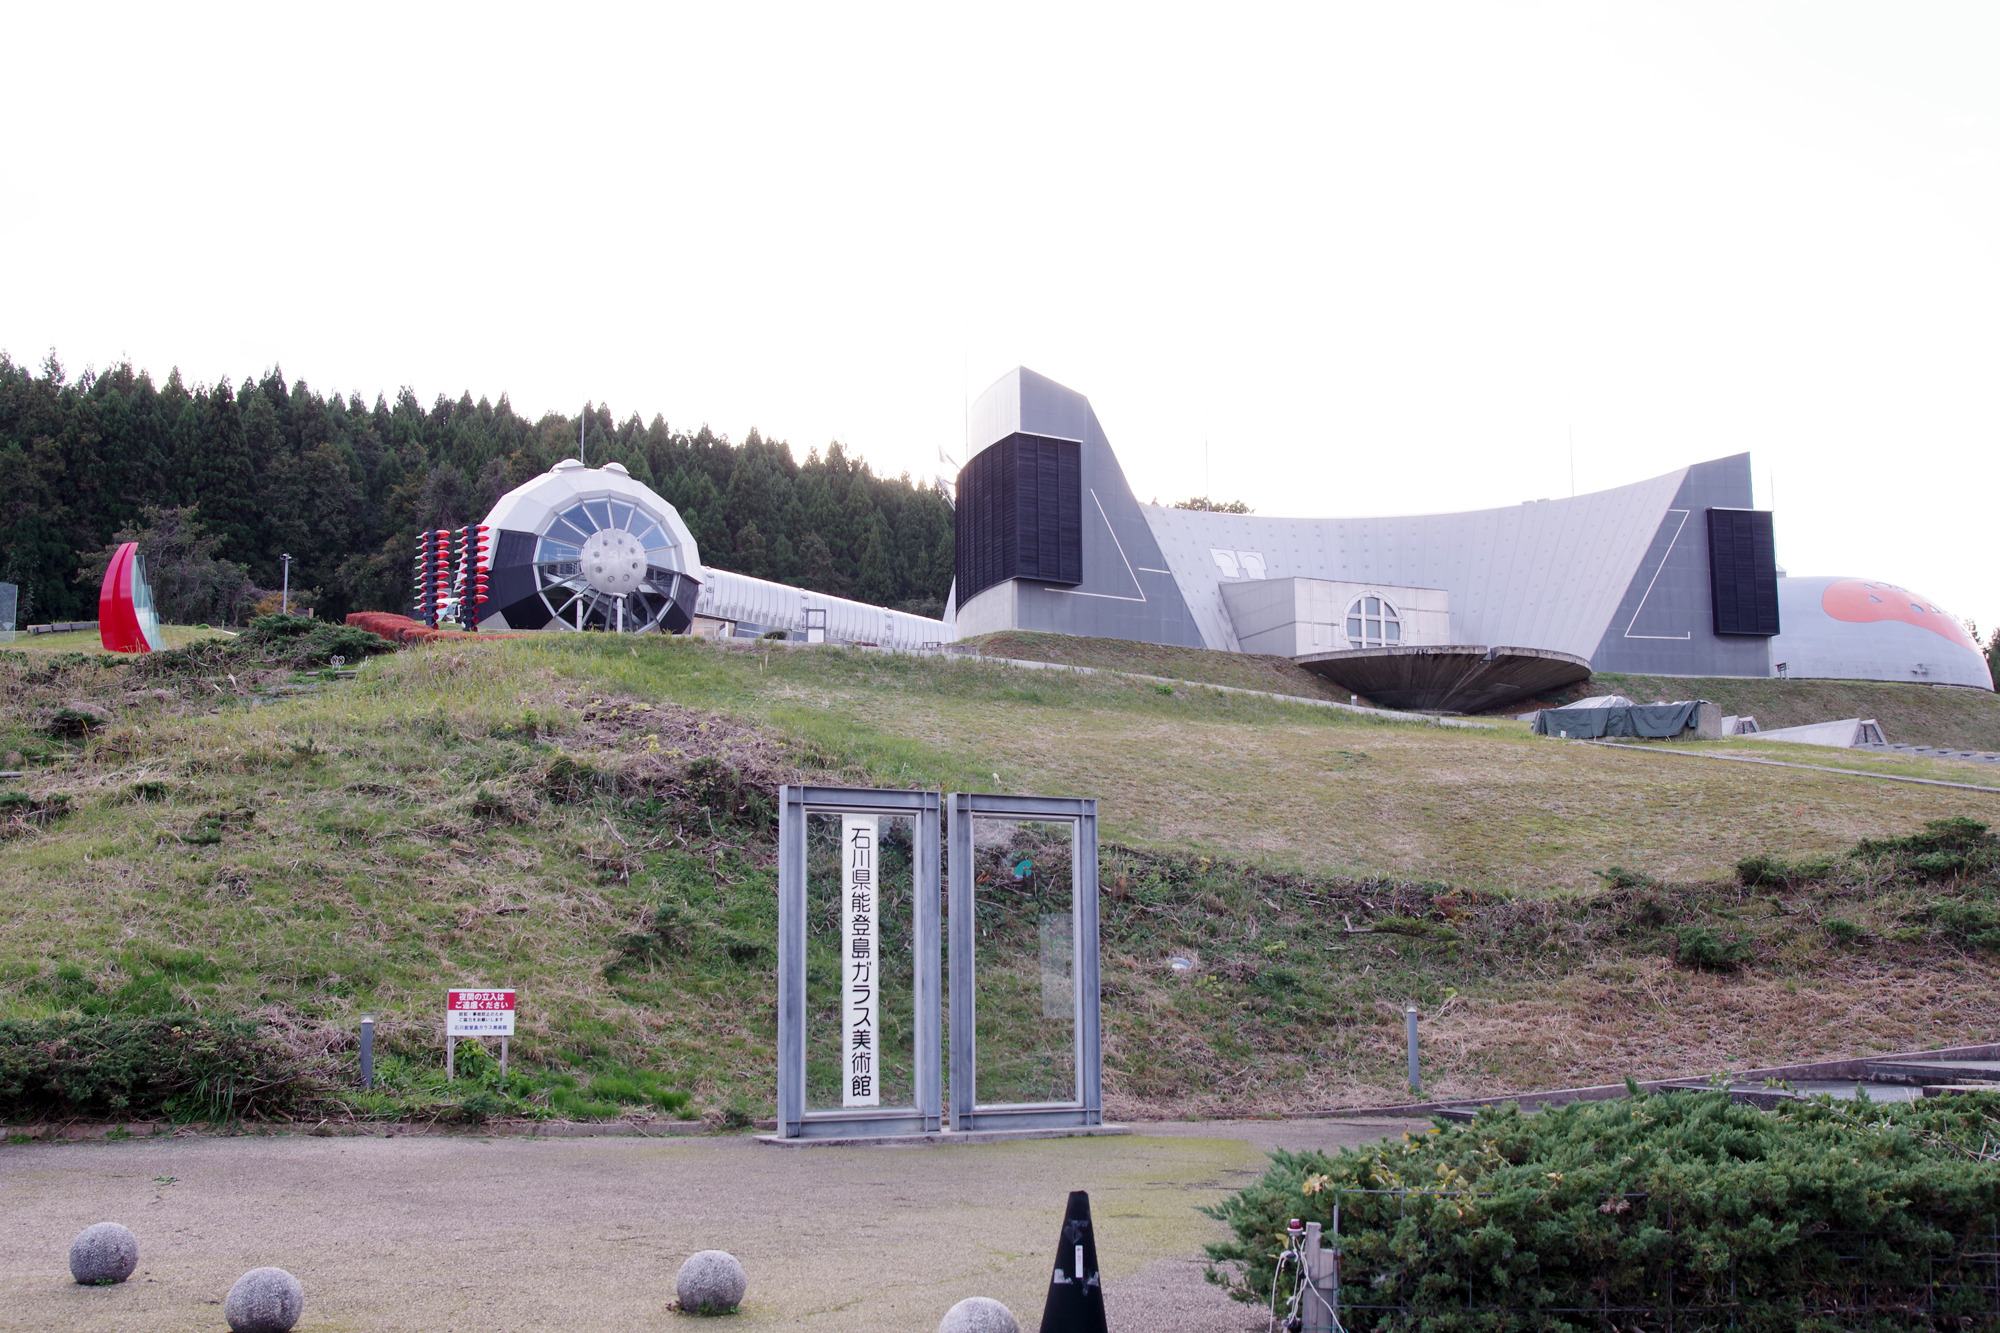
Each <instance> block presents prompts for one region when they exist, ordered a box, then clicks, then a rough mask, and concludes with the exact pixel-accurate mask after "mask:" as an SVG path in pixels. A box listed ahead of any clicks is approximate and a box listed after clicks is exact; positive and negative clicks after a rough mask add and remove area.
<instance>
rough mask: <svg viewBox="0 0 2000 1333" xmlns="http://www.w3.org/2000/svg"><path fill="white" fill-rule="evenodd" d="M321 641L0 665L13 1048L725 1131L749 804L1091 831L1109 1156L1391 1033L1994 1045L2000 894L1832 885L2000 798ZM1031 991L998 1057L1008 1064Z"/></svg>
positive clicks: (754, 896) (767, 917)
mask: <svg viewBox="0 0 2000 1333" xmlns="http://www.w3.org/2000/svg"><path fill="white" fill-rule="evenodd" d="M281 628H283V629H287V630H290V629H295V628H296V626H284V627H281ZM344 632H347V631H344V630H342V629H341V628H340V627H319V628H317V629H311V630H308V631H307V633H305V634H303V635H289V634H279V633H276V632H274V631H268V630H266V631H260V632H258V633H256V634H252V635H246V636H244V638H242V639H239V640H235V641H232V642H226V643H204V644H200V645H194V646H191V647H189V648H188V649H186V650H183V651H178V652H170V653H158V654H153V655H151V656H149V657H144V658H138V659H118V658H112V657H107V656H105V655H101V654H85V653H80V652H68V653H65V652H56V653H50V652H38V651H34V650H32V649H31V650H15V651H12V652H8V653H4V654H0V756H4V763H0V766H4V767H6V768H10V769H23V770H25V771H26V774H27V776H26V777H25V778H24V779H22V780H20V781H17V782H12V783H8V784H7V785H5V786H4V787H0V1020H18V1021H22V1022H33V1023H40V1022H59V1023H65V1024H72V1025H77V1031H78V1033H79V1034H80V1035H79V1037H78V1039H79V1040H82V1039H84V1037H85V1036H89V1039H90V1040H98V1039H99V1037H97V1036H90V1035H89V1033H90V1025H92V1024H117V1023H128V1022H141V1021H147V1022H150V1021H152V1020H155V1019H174V1020H181V1019H186V1018H190V1017H193V1018H199V1019H201V1020H202V1021H204V1022H206V1021H218V1022H224V1021H244V1022H250V1023H254V1024H256V1025H257V1028H256V1031H257V1034H258V1039H259V1040H260V1041H262V1042H265V1043H268V1044H270V1045H271V1046H272V1047H273V1048H275V1049H279V1050H281V1051H282V1052H283V1053H284V1054H285V1058H286V1059H287V1060H289V1061H291V1062H292V1063H291V1066H290V1067H292V1068H294V1069H296V1070H299V1071H303V1073H302V1077H304V1079H305V1082H304V1083H303V1084H301V1085H299V1086H301V1087H304V1088H305V1089H306V1090H307V1091H308V1092H309V1093H310V1097H309V1098H304V1099H295V1100H294V1101H292V1102H291V1103H289V1105H290V1106H291V1107H292V1109H291V1110H290V1111H288V1112H286V1113H287V1114H300V1113H303V1111H304V1110H305V1109H306V1108H307V1107H308V1105H309V1106H310V1109H311V1112H312V1113H313V1114H316V1115H319V1114H324V1115H330V1116H356V1117H388V1116H402V1117H412V1118H420V1119H438V1120H454V1121H470V1120H477V1119H480V1118H491V1117H495V1116H564V1117H571V1118H602V1117H607V1116H616V1115H642V1114H643V1115H655V1116H700V1117H702V1118H705V1119H707V1120H710V1121H714V1122H723V1121H729V1122H737V1123H740V1122H743V1121H745V1120H748V1119H750V1118H753V1117H756V1116H759V1115H766V1114H769V1108H770V1101H771V1096H772V1089H773V1087H774V1082H775V1075H774V1060H775V1054H774V1036H775V1019H774V1009H775V998H776V980H775V965H776V959H775V938H776V934H775V930H776V904H775V893H774V879H775V874H774V869H773V867H774V851H775V828H774V814H775V809H776V806H775V801H774V797H775V791H776V787H777V785H778V784H779V783H780V782H784V781H793V780H811V781H816V782H832V783H844V784H868V785H881V786H892V787H912V786H925V787H931V788H935V789H941V790H960V791H994V790H998V791H1024V792H1034V793H1040V794H1047V795H1086V796H1095V797H1097V798H1098V800H1099V810H1100V816H1101V820H1102V835H1103V839H1104V844H1105V846H1104V854H1103V861H1102V864H1101V866H1100V874H1101V881H1102V884H1103V891H1104V899H1103V910H1102V920H1103V941H1104V958H1103V995H1104V1013H1105V1052H1106V1061H1107V1067H1106V1087H1107V1097H1108V1104H1109V1106H1110V1108H1111V1110H1112V1112H1113V1113H1114V1114H1116V1115H1132V1116H1139V1115H1154V1114H1178V1115H1187V1114H1213V1113H1223V1112H1233V1113H1263V1112H1277V1111H1307V1110H1314V1109H1324V1108H1330V1107H1337V1106H1354V1105H1371V1104H1381V1103H1384V1102H1388V1101H1394V1100H1398V1099H1399V1098H1400V1097H1401V1095H1402V1092H1401V1088H1400V1083H1401V1043H1402V1018H1401V1014H1402V1008H1403V1005H1404V1004H1405V1003H1407V1002H1415V1003H1417V1004H1418V1005H1420V1006H1421V1007H1422V1008H1423V1010H1424V1015H1425V1017H1424V1043H1425V1047H1424V1050H1425V1055H1424V1059H1425V1084H1426V1088H1427V1090H1428V1091H1434V1092H1435V1093H1436V1094H1437V1095H1440V1096H1444V1097H1461V1096H1464V1097H1470V1096H1479V1095H1490V1094H1494V1093H1500V1092H1506V1091H1508V1090H1512V1089H1521V1088H1532V1087H1545V1086H1551V1085H1568V1084H1576V1083H1602V1082H1609V1081H1615V1080H1616V1079H1617V1078H1618V1077H1620V1076H1622V1075H1624V1074H1626V1073H1632V1074H1636V1075H1639V1076H1641V1077H1658V1076H1667V1075H1680V1074H1688V1073H1704V1074H1705V1073H1708V1072H1711V1071H1713V1070H1715V1069H1718V1068H1722V1067H1725V1066H1728V1067H1736V1068H1743V1067H1750V1066H1756V1065H1765V1064H1777V1063H1782V1062H1785V1061H1789V1060H1799V1059H1808V1058H1818V1057H1821V1056H1824V1055H1826V1054H1828V1053H1829V1052H1830V1051H1831V1052H1837V1053H1842V1054H1848V1053H1854V1054H1859V1053H1865V1052H1870V1051H1889V1050H1901V1049H1910V1048H1914V1047H1920V1046H1928V1045H1937V1044H1948V1043H1952V1042H1967V1041H1979V1040H1988V1039H1990V1035H1991V1033H1992V1031H1993V1030H1994V1028H1995V1027H1996V1025H2000V998H1997V997H2000V966H1996V962H1995V960H1996V957H1997V956H2000V955H1996V952H1995V950H1994V949H1993V948H1992V947H1991V945H1992V943H1994V942H2000V934H1992V935H1989V929H1990V927H1989V925H1988V924H1986V923H1987V922H1988V920H1989V917H1991V916H1992V914H1993V912H1994V910H1995V909H1994V906H1993V903H1994V898H1995V891H1996V882H1995V877H1994V874H1993V871H1992V869H1991V867H1990V865H1988V864H1987V863H1986V862H1985V861H1983V860H1981V859H1980V858H1979V856H1973V855H1970V854H1968V856H1967V857H1964V858H1961V860H1960V861H1957V862H1953V863H1951V864H1950V865H1946V864H1945V863H1944V862H1942V861H1929V862H1922V861H1920V858H1921V857H1922V856H1928V855H1933V854H1934V852H1935V850H1936V849H1933V851H1929V852H1923V853H1919V854H1917V858H1919V859H1912V858H1903V859H1898V858H1897V857H1896V856H1887V857H1884V856H1880V855H1874V854H1870V855H1866V856H1864V855H1860V854H1859V853H1857V850H1856V849H1857V848H1859V847H1861V846H1862V845H1863V844H1864V843H1868V844H1870V845H1873V844H1876V843H1881V842H1882V841H1883V840H1885V839H1896V838H1901V837H1909V836H1922V837H1929V836H1932V835H1930V834H1925V833H1922V830H1924V829H1925V826H1926V824H1927V823H1928V822H1930V821H1935V820H1941V819H1953V818H1958V819H1970V820H1971V821H1973V823H1975V824H1979V825H1982V826H1984V825H1991V824H1994V823H2000V796H1990V795H1984V794H1981V793H1978V792H1963V791H1952V790H1946V789H1941V788H1934V787H1923V786H1911V785H1903V784H1888V783H1870V782H1865V781H1861V780H1856V779H1848V778H1841V777H1838V776H1834V775H1830V774H1821V773H1813V772H1806V771H1798V770H1786V769H1772V768H1748V767H1745V768H1741V769H1738V768H1732V767H1731V766H1729V765H1725V764H1712V763H1704V764H1690V763H1686V762H1670V761H1663V760H1660V759H1657V758H1656V757H1654V756H1651V755H1647V754H1635V753H1632V752H1629V751H1618V750H1609V749H1602V748H1599V747H1594V746H1586V745H1576V744H1564V743H1561V742H1554V741H1548V740H1541V739H1537V738H1534V737H1530V736H1527V735H1525V734H1523V733H1522V732H1521V731H1520V730H1519V729H1511V730H1508V729H1496V730H1491V731H1469V730H1445V729H1441V728H1438V727H1434V726H1428V725H1422V724H1406V723H1390V722H1382V721H1377V720H1371V719H1369V718H1365V717H1358V716H1355V715H1353V714H1350V713H1346V712H1342V711H1339V710H1331V709H1324V708H1314V707H1309V706H1305V705H1302V704H1294V703H1290V702H1285V701H1281V700H1274V699H1264V698H1250V697H1246V696H1243V695H1230V694H1225V693H1221V692H1217V691H1212V690H1207V689H1204V688H1201V687H1188V686H1179V685H1177V686H1173V687H1171V688H1162V687H1159V686H1156V685H1154V684H1151V683H1148V682H1139V681H1132V680H1128V679H1122V678H1118V677H1109V676H1081V675H1068V674H1065V675H1044V674H1029V673H1025V672H1021V671H1019V670H1018V669H1016V668H1011V667H1007V666H1003V665H997V664H994V663H982V662H964V661H944V660H937V659H918V658H911V657H892V656H887V655H882V654H872V653H860V652H853V651H848V650H843V649H839V648H811V649H806V648H799V649H792V650H787V649H783V648H774V649H771V650H770V651H768V652H767V651H763V650H757V651H746V650H743V649H740V648H734V647H730V646H726V645H722V644H715V643H709V642H701V641H694V640H685V639H682V640H668V639H660V638H646V639H622V638H615V637H612V636H600V635H588V636H581V635H546V636H537V637H532V638H515V639H506V640H485V641H481V640H474V639H465V640H454V641H451V642H448V643H439V644H431V645H427V646H424V647H419V648H408V649H404V650H401V651H395V652H380V651H377V650H376V649H377V645H372V644H368V643H366V642H363V643H360V644H358V645H357V644H346V645H345V647H346V649H347V650H346V651H337V650H336V645H335V643H334V641H333V638H332V636H335V635H338V634H341V633H344ZM381 646H386V645H381ZM371 652H372V655H369V654H370V653H371ZM333 656H343V657H345V658H347V664H348V665H349V666H355V665H356V664H357V663H358V675H357V676H356V678H354V679H343V678H340V677H338V676H336V674H335V672H334V671H333V670H332V669H331V666H330V663H331V658H332V657H333ZM364 659H365V660H364ZM1943 767H1944V766H1943V765H1942V764H1936V765H1932V766H1931V767H1930V768H1925V767H1923V766H1922V765H1920V764H1918V763H1916V762H1915V761H1913V762H1912V764H1911V765H1910V771H1911V772H1912V773H1923V772H1929V771H1932V770H1933V769H1942V768H1943ZM1982 772H1983V770H1982ZM1965 836H1968V837H1971V836H1973V835H1970V834H1967V835H1965ZM1988 836H1989V835H1987V834H1984V833H1980V834H1978V835H1977V837H1976V839H1975V843H1976V846H1975V848H1974V850H1975V851H1976V850H1977V847H1983V846H1985V845H1987V844H1986V843H1985V842H1979V841H1978V839H1987V838H1988ZM1756 857H1762V858H1765V860H1766V862H1768V863H1770V864H1771V865H1775V866H1778V867H1780V868H1779V869H1777V870H1773V871H1772V872H1771V873H1770V874H1768V875H1764V876H1762V877H1758V878H1756V879H1755V882H1750V883H1746V882H1744V880H1743V878H1742V877H1740V876H1739V875H1738V873H1737V870H1736V867H1737V864H1738V863H1739V862H1742V861H1745V860H1748V859H1751V858H1756ZM1035 859H1038V860H1039V859H1041V858H1040V857H1039V856H1037V857H1036V858H1035ZM1982 914H1984V915H1982ZM1690 931H1692V932H1698V933H1695V934H1686V933H1685V932H1690ZM1008 938H1009V939H1013V938H1017V937H1012V936H1010V937H1008ZM1018 939H1019V941H1020V943H1021V944H1022V946H1023V947H1024V948H1025V947H1027V946H1028V945H1029V944H1030V943H1031V936H1030V935H1029V934H1028V933H1025V932H1024V933H1022V934H1020V935H1019V936H1018ZM1176 960H1179V963H1180V965H1178V966H1177V965H1176ZM1016 980H1018V981H1019V982H1020V983H1021V984H1020V985H1019V986H1017V987H1016V988H1015V991H1014V992H1011V994H1012V997H1013V999H1012V1001H1011V1002H1010V1004H1009V1005H1008V1006H1003V1007H1001V1008H995V1009H990V1010H983V1011H982V1012H986V1013H987V1015H988V1017H989V1018H992V1019H994V1020H995V1022H996V1023H998V1022H999V1020H1000V1019H1001V1018H1002V1017H1006V1018H1007V1023H1006V1024H1003V1025H1001V1026H1000V1028H999V1029H998V1030H995V1031H989V1032H983V1033H982V1043H984V1044H990V1048H991V1049H995V1050H997V1049H998V1048H999V1046H1000V1045H1001V1044H1002V1043H1003V1042H1011V1043H1013V1044H1014V1045H1015V1046H1016V1047H1017V1050H1018V1052H1019V1053H1022V1054H1024V1055H1030V1054H1032V1051H1033V1050H1034V1043H1035V1040H1037V1038H1036V1035H1035V1033H1034V1032H1033V1031H1031V1029H1032V1028H1034V1026H1035V1024H1036V1022H1037V1016H1038V1015H1039V1014H1041V1012H1042V1009H1043V1007H1044V1006H1045V1004H1046V992H1045V991H1044V990H1043V989H1042V988H1041V985H1040V982H1039V979H1038V978H1028V977H1026V976H1025V975H1024V976H1022V977H1019V978H1016ZM822 982H823V984H824V986H825V987H827V989H824V990H823V991H820V992H815V993H816V995H817V994H824V995H825V996H826V997H827V998H826V1001H825V1003H826V1004H828V1005H830V1004H831V1003H832V1000H831V990H830V985H831V982H830V979H827V978H822ZM459 985H468V986H486V985H509V986H514V987H516V988H518V990H519V992H520V1006H521V1008H520V1017H519V1023H520V1035H519V1038H518V1040H517V1041H516V1042H515V1044H514V1046H513V1052H512V1054H513V1062H512V1066H511V1068H510V1071H509V1073H508V1075H507V1076H506V1077H504V1078H503V1077H502V1076H501V1075H500V1073H499V1070H498V1068H497V1066H495V1065H493V1064H492V1063H491V1062H490V1061H486V1060H484V1059H483V1058H482V1057H481V1056H480V1055H478V1054H476V1053H475V1052H476V1048H474V1047H470V1046H464V1045H462V1046H461V1048H460V1056H461V1065H460V1073H461V1077H460V1078H459V1079H457V1080H456V1081H454V1082H447V1081H446V1080H445V1078H444V1076H443V1070H442V1065H443V1039H442V1013H441V1010H442V1003H443V991H444V990H445V988H446V987H448V986H459ZM816 1003H818V1001H816ZM363 1014H373V1015H375V1016H376V1018H377V1019H378V1025H377V1033H378V1052H379V1055H378V1073H379V1074H380V1076H381V1086H379V1087H378V1088H377V1089H376V1091H375V1092H373V1093H372V1094H367V1093H362V1092H361V1091H359V1090H357V1089H354V1088H353V1087H352V1086H351V1079H352V1075H353V1072H354V1048H355V1034H356V1028H357V1025H358V1022H359V1019H360V1017H361V1016H362V1015H363ZM102 1039H104V1040H110V1039H111V1038H110V1036H108V1035H107V1036H104V1037H103V1038H102ZM163 1049H167V1048H163ZM178 1077H179V1075H178V1073H176V1072H175V1071H172V1070H169V1071H165V1072H164V1074H163V1077H162V1078H161V1079H159V1080H155V1084H154V1085H153V1086H160V1087H168V1086H169V1085H172V1086H175V1087H177V1086H179V1085H178V1083H176V1082H175V1079H177V1078H178ZM128 1103H129V1104H128V1105H127V1106H126V1107H125V1108H122V1113H124V1114H129V1115H131V1116H135V1117H136V1116H140V1115H148V1114H175V1115H194V1114H195V1112H194V1111H193V1110H191V1109H189V1108H190V1106H191V1103H189V1102H188V1101H186V1100H185V1099H184V1098H183V1097H182V1096H181V1094H179V1093H175V1092H167V1093H162V1094H161V1095H160V1096H158V1097H155V1098H153V1101H152V1104H151V1105H149V1106H141V1105H140V1104H139V1102H138V1101H137V1100H132V1099H129V1098H128ZM103 1107H104V1103H102V1102H93V1101H89V1100H88V1099H85V1100H81V1101H79V1100H77V1099H74V1098H71V1099H70V1100H68V1101H65V1102H63V1103H61V1104H60V1105H57V1104H56V1103H52V1102H48V1101H46V1100H44V1101H42V1102H36V1101H35V1100H34V1099H33V1097H32V1096H31V1097H28V1098H27V1099H26V1100H21V1101H16V1102H14V1103H12V1104H11V1105H9V1106H5V1107H0V1114H4V1115H5V1116H6V1117H8V1118H10V1119H11V1118H15V1117H19V1116H31V1115H32V1116H40V1115H58V1114H79V1115H82V1114H89V1115H102V1114H106V1112H105V1110H104V1109H103ZM38 1108H39V1109H38ZM261 1109H263V1108H262V1107H252V1108H251V1110H252V1113H257V1112H258V1111H259V1110H261ZM239 1111H240V1107H239ZM272 1113H273V1114H276V1113H277V1112H276V1111H275V1110H274V1111H272Z"/></svg>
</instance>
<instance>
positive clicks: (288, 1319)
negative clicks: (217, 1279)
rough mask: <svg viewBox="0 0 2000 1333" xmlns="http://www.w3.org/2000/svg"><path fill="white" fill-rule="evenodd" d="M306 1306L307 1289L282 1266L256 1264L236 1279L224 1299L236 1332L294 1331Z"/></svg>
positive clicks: (225, 1314) (226, 1315) (224, 1310)
mask: <svg viewBox="0 0 2000 1333" xmlns="http://www.w3.org/2000/svg"><path fill="white" fill-rule="evenodd" d="M305 1308H306V1289H305V1288H304V1287H302V1286H300V1285H299V1280H298V1279H297V1278H295V1277H293V1276H292V1275H291V1274H290V1273H287V1272H286V1271H285V1270H284V1269H282V1268H253V1269H251V1270H250V1271H249V1272H247V1273H245V1274H244V1275H243V1276H242V1277H239V1278H237V1279H236V1285H235V1286H233V1287H231V1288H230V1289H229V1297H228V1299H227V1300H225V1301H223V1302H222V1317H223V1318H224V1319H227V1320H228V1321H229V1327H230V1328H231V1329H233V1330H235V1333H291V1328H292V1325H293V1324H296V1323H298V1322H299V1315H300V1313H301V1312H303V1311H304V1310H305Z"/></svg>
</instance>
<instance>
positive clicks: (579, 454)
mask: <svg viewBox="0 0 2000 1333" xmlns="http://www.w3.org/2000/svg"><path fill="white" fill-rule="evenodd" d="M589 424H590V404H589V403H585V404H584V405H583V415H581V416H579V417H578V418H577V419H576V461H577V462H579V463H581V464H583V465H584V466H585V467H589V466H590V454H589V452H588V451H586V450H585V449H584V447H583V428H584V427H585V426H587V425H589Z"/></svg>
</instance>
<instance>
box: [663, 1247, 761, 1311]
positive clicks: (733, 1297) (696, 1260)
mask: <svg viewBox="0 0 2000 1333" xmlns="http://www.w3.org/2000/svg"><path fill="white" fill-rule="evenodd" d="M749 1286H750V1279H749V1277H748V1276H747V1275H746V1274H745V1273H744V1272H743V1265H742V1264H739V1263H737V1262H736V1256H735V1255H733V1254H731V1253H730V1252H729V1251H727V1250H703V1251H701V1252H700V1253H699V1254H691V1255H689V1256H688V1258H687V1262H686V1263H684V1264H682V1265H681V1271H680V1272H679V1273H677V1274H675V1276H674V1297H675V1299H677V1300H678V1301H679V1302H680V1306H681V1309H682V1310H683V1311H685V1312H686V1313H688V1314H727V1313H729V1312H730V1311H731V1310H734V1309H735V1308H736V1307H737V1306H739V1305H741V1304H743V1293H744V1292H745V1291H746V1290H748V1289H749Z"/></svg>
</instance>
